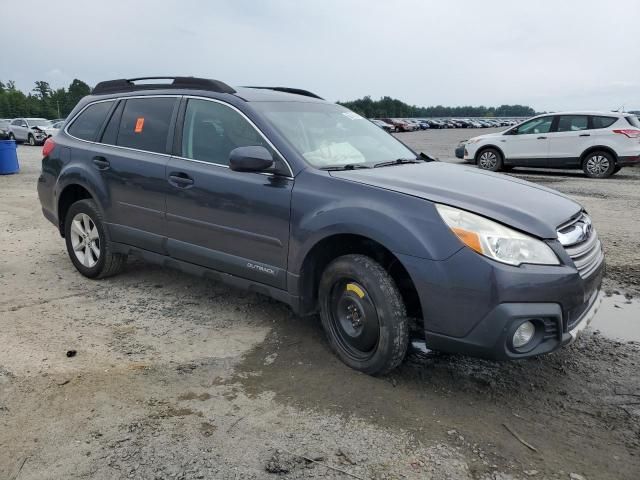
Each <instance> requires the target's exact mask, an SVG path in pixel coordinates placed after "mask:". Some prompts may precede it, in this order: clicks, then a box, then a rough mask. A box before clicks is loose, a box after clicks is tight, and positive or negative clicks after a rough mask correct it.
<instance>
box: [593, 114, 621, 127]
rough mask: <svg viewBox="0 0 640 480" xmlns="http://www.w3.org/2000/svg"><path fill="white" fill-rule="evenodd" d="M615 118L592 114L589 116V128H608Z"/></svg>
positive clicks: (614, 121)
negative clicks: (590, 124) (590, 125)
mask: <svg viewBox="0 0 640 480" xmlns="http://www.w3.org/2000/svg"><path fill="white" fill-rule="evenodd" d="M617 120H618V119H617V118H616V117H601V116H593V117H591V123H592V127H591V128H608V127H610V126H611V125H613V124H614V123H616V121H617Z"/></svg>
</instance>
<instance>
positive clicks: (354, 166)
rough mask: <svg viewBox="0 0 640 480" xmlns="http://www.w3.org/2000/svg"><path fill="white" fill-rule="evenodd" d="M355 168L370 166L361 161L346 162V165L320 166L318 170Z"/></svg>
mask: <svg viewBox="0 0 640 480" xmlns="http://www.w3.org/2000/svg"><path fill="white" fill-rule="evenodd" d="M357 168H371V167H368V166H367V165H363V164H361V163H347V164H346V165H337V166H335V167H322V168H321V169H320V170H327V171H329V172H331V171H336V170H355V169H357Z"/></svg>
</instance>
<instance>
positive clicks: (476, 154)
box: [473, 143, 506, 165]
mask: <svg viewBox="0 0 640 480" xmlns="http://www.w3.org/2000/svg"><path fill="white" fill-rule="evenodd" d="M489 148H493V149H494V150H497V151H498V153H500V156H502V161H503V162H504V161H505V160H506V157H505V156H504V151H502V149H501V148H500V147H498V146H497V145H494V144H492V143H489V144H487V145H482V146H480V147H478V149H477V150H476V153H475V155H474V156H473V163H475V164H476V165H477V164H478V157H480V154H481V153H482V152H483V151H485V150H487V149H489Z"/></svg>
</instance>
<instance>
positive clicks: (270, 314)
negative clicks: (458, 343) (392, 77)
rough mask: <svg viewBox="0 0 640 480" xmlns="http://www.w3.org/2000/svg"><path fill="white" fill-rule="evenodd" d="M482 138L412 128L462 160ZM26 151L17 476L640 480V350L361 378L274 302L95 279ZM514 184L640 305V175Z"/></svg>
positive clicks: (132, 270) (137, 275)
mask: <svg viewBox="0 0 640 480" xmlns="http://www.w3.org/2000/svg"><path fill="white" fill-rule="evenodd" d="M484 132H486V130H484ZM477 133H479V131H472V132H469V131H467V130H443V131H430V132H429V131H428V132H415V133H407V134H400V135H401V138H402V139H403V141H405V142H407V143H408V144H410V145H412V146H413V147H415V148H416V149H418V150H422V151H425V152H426V153H431V154H433V155H434V156H437V157H440V158H441V159H442V160H447V161H455V160H454V159H451V157H452V156H453V155H452V152H453V148H454V146H455V145H456V144H457V142H458V141H459V140H460V139H461V138H466V137H468V136H470V134H477ZM19 157H20V162H21V167H22V170H21V172H20V174H19V175H12V176H4V177H0V479H5V478H6V479H10V480H15V479H16V478H17V479H23V480H24V479H58V478H65V479H67V478H74V479H75V478H91V479H115V478H139V479H192V478H215V479H275V478H284V479H298V478H311V477H315V478H336V479H338V478H340V479H348V478H361V479H364V478H366V479H369V478H375V479H401V478H406V479H425V478H426V479H436V480H437V479H453V480H458V479H460V480H465V479H477V480H489V479H491V480H507V479H530V478H533V479H542V478H545V479H574V480H579V479H582V478H584V479H588V480H596V479H597V480H600V479H615V480H620V479H629V480H632V479H633V480H636V479H637V478H639V477H640V342H637V341H625V340H616V339H611V338H608V337H607V336H605V335H603V334H600V333H598V332H597V331H594V330H587V331H586V332H585V333H586V334H585V335H583V336H582V337H581V338H580V339H579V340H578V342H576V343H575V344H573V345H571V346H570V347H568V348H565V349H564V350H562V351H560V352H557V353H555V354H552V355H549V356H546V357H543V358H538V359H532V360H528V361H521V362H512V363H496V362H489V361H482V360H477V359H472V358H466V357H460V356H450V355H436V356H432V357H426V358H425V357H421V356H419V355H417V354H412V355H410V357H409V358H408V359H407V361H406V362H405V364H403V365H402V366H401V367H400V368H399V369H398V370H396V371H394V372H393V373H392V374H390V375H388V376H386V377H384V378H372V377H368V376H365V375H361V374H359V373H357V372H354V371H352V370H350V369H349V368H347V367H345V366H344V365H342V364H341V363H340V362H339V361H338V360H337V359H336V358H335V357H334V356H333V355H332V354H331V352H330V351H329V348H328V346H327V343H326V341H325V340H324V337H323V333H322V330H321V328H320V325H319V322H318V319H317V318H313V317H312V318H306V319H303V318H298V317H296V316H295V315H293V314H292V313H291V312H290V311H289V309H288V308H287V307H286V306H284V305H282V304H279V303H277V302H274V301H272V300H270V299H268V298H265V297H262V296H259V295H256V294H248V293H246V292H243V291H239V290H235V289H231V288H229V287H226V286H224V285H221V284H216V283H213V282H210V281H204V280H202V279H199V278H194V277H190V276H188V275H185V274H181V273H179V272H175V271H171V270H163V269H160V268H157V267H154V266H149V265H146V264H144V263H142V262H140V261H138V260H129V263H128V265H127V269H126V271H125V272H124V273H122V274H120V275H119V276H117V277H113V278H110V279H107V280H102V281H91V280H88V279H85V278H84V277H82V276H80V275H79V274H78V273H77V272H76V271H75V270H74V268H73V267H72V265H71V263H70V261H69V260H68V258H67V255H66V251H65V248H64V242H63V240H62V239H61V238H60V237H59V235H58V234H57V232H56V230H55V228H54V227H53V226H52V225H51V224H49V223H48V222H47V221H46V220H45V219H44V218H43V216H42V213H41V211H40V206H39V202H38V199H37V194H36V181H37V176H38V174H39V170H40V148H33V147H28V146H20V147H19ZM513 174H514V175H517V176H523V177H525V178H527V179H529V180H532V181H535V182H539V183H542V184H544V185H548V186H550V187H552V188H556V189H558V190H560V191H562V192H564V193H566V194H568V195H570V196H571V197H573V198H575V199H576V200H578V201H580V202H581V203H583V204H584V205H585V206H586V208H587V209H588V211H589V212H590V214H591V215H592V217H593V219H594V223H595V225H596V227H597V229H598V232H599V234H600V236H601V238H602V239H603V242H604V245H605V249H606V253H607V262H608V272H607V278H606V281H605V287H606V290H607V291H608V292H609V293H610V294H611V295H612V296H611V297H610V298H611V299H613V300H612V302H611V309H610V310H609V311H608V313H607V312H605V314H604V320H603V321H604V322H606V321H614V320H615V317H616V312H617V311H620V312H623V311H625V310H624V309H625V308H631V307H628V306H627V304H629V305H631V306H633V305H636V306H637V303H634V302H636V297H638V296H640V216H639V214H638V211H639V210H638V209H639V207H640V188H639V187H640V169H637V170H635V171H629V170H628V169H624V170H622V171H621V172H620V173H619V174H618V175H616V177H615V178H613V179H610V180H589V179H586V178H584V177H583V176H582V175H581V174H580V173H579V172H540V171H535V172H534V171H521V170H518V169H516V170H515V171H514V172H513ZM625 295H626V297H625ZM635 320H636V321H638V322H640V318H636V319H635ZM68 352H71V353H69V355H72V356H67V355H68ZM74 352H75V355H73V353H74ZM518 437H519V439H518ZM527 444H528V445H527ZM302 457H306V459H305V458H302ZM328 466H330V467H331V468H329V467H328ZM345 472H347V473H345Z"/></svg>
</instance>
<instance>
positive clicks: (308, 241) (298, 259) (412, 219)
mask: <svg viewBox="0 0 640 480" xmlns="http://www.w3.org/2000/svg"><path fill="white" fill-rule="evenodd" d="M291 222H292V226H291V245H290V252H289V253H290V255H289V260H290V261H289V271H290V272H291V273H294V274H298V273H299V272H300V269H301V267H302V263H303V261H304V259H305V257H306V256H307V254H308V253H309V251H310V250H311V249H312V248H313V247H314V245H316V244H317V243H318V242H320V241H321V240H323V239H325V238H327V237H330V236H333V235H338V234H352V235H360V236H363V237H366V238H369V239H371V240H374V241H376V242H378V243H380V244H381V245H383V246H384V247H385V248H387V249H388V250H390V251H391V252H393V253H395V254H403V255H411V256H415V257H420V258H426V259H430V260H443V259H446V258H448V257H450V256H451V255H453V254H454V253H455V252H457V251H458V250H460V248H462V244H461V243H460V242H459V241H458V240H457V238H455V236H454V235H453V234H452V233H451V232H450V230H449V229H448V228H447V227H446V226H445V224H444V222H443V221H442V220H441V218H440V216H439V215H438V213H437V211H436V209H435V206H434V205H433V203H431V202H429V201H427V200H424V199H420V198H417V197H413V196H410V195H404V194H401V193H398V192H393V191H389V190H385V189H381V188H376V187H372V186H369V185H364V184H359V183H355V182H346V181H342V180H340V179H336V178H333V177H331V176H329V175H326V176H325V175H324V174H323V173H322V172H320V173H318V172H310V171H308V170H305V171H304V172H303V173H301V174H300V175H298V177H297V178H296V184H295V187H294V191H293V198H292V219H291Z"/></svg>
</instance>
